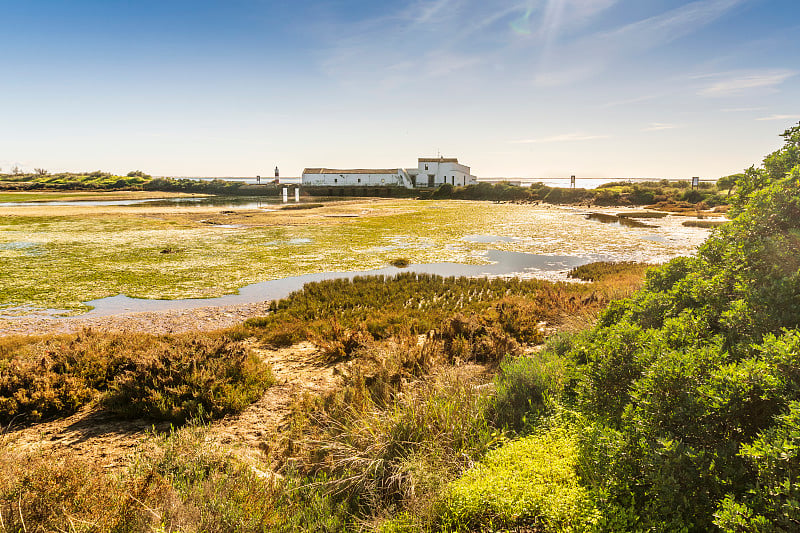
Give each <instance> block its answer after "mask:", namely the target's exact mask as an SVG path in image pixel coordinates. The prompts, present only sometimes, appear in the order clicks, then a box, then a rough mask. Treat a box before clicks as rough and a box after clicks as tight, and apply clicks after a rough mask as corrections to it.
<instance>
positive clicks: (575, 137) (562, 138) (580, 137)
mask: <svg viewBox="0 0 800 533" xmlns="http://www.w3.org/2000/svg"><path fill="white" fill-rule="evenodd" d="M608 138H609V136H608V135H587V134H585V133H562V134H561V135H553V136H552V137H541V138H539V139H521V140H518V141H511V142H512V143H514V144H540V143H560V142H575V141H594V140H597V139H608Z"/></svg>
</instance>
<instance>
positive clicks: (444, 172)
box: [409, 160, 477, 187]
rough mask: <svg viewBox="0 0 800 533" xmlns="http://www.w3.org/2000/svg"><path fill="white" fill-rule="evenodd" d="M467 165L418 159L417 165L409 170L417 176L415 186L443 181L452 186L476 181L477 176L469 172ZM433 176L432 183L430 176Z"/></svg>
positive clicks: (437, 184) (434, 185)
mask: <svg viewBox="0 0 800 533" xmlns="http://www.w3.org/2000/svg"><path fill="white" fill-rule="evenodd" d="M469 170H470V169H469V167H468V166H466V165H462V164H460V163H452V162H449V161H441V162H440V161H424V160H423V161H419V166H418V168H417V169H416V170H414V171H409V172H411V173H412V174H414V173H415V174H416V176H417V187H429V186H433V187H439V186H440V185H442V184H444V183H449V184H451V185H453V186H464V185H469V184H471V183H477V178H475V176H473V175H471V174H470V173H469ZM431 176H433V180H432V181H433V183H431V179H430V177H431Z"/></svg>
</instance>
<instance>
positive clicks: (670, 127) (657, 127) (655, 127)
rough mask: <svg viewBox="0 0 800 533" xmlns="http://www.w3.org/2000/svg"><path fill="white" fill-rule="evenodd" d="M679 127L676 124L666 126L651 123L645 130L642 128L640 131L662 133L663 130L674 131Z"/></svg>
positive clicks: (663, 123)
mask: <svg viewBox="0 0 800 533" xmlns="http://www.w3.org/2000/svg"><path fill="white" fill-rule="evenodd" d="M680 127H681V126H679V125H677V124H668V123H665V122H652V123H651V124H650V125H649V126H647V127H646V128H643V129H642V131H663V130H674V129H675V128H680Z"/></svg>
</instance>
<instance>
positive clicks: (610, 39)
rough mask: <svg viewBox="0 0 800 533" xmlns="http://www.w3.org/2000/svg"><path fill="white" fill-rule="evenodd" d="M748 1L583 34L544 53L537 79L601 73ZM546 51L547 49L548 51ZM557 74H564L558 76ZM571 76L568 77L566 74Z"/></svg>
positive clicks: (684, 9) (691, 8)
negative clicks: (612, 65) (545, 55)
mask: <svg viewBox="0 0 800 533" xmlns="http://www.w3.org/2000/svg"><path fill="white" fill-rule="evenodd" d="M746 1H748V0H700V1H696V2H691V3H689V4H686V5H683V6H681V7H678V8H675V9H672V10H670V11H666V12H663V13H660V14H658V15H654V16H651V17H648V18H644V19H641V20H638V21H636V22H632V23H629V24H625V25H622V26H620V27H617V28H615V29H612V30H608V31H605V32H598V33H594V34H591V35H587V36H585V37H583V38H581V39H578V40H577V41H576V42H574V43H572V44H569V45H564V46H562V47H561V48H559V49H558V50H552V51H548V52H547V53H548V54H550V55H551V56H552V57H550V58H549V59H548V61H547V65H554V66H547V65H545V66H544V68H545V69H546V71H545V72H539V73H538V74H537V76H536V79H537V80H551V79H559V78H560V79H563V80H564V83H569V82H575V81H579V80H580V79H586V78H588V77H589V76H590V75H594V74H597V73H599V72H602V71H603V70H605V69H606V68H608V66H609V65H610V64H612V63H613V62H615V61H618V60H620V59H621V58H625V57H629V56H632V55H636V54H642V53H644V52H646V51H648V50H650V49H653V48H656V47H658V46H663V45H665V44H668V43H670V42H673V41H675V40H678V39H680V38H682V37H684V36H686V35H689V34H691V33H694V32H696V31H698V30H699V29H701V28H703V27H704V26H707V25H709V24H711V23H712V22H714V21H716V20H717V19H719V18H720V17H722V16H723V15H725V14H726V13H728V12H730V11H731V10H732V9H734V8H735V7H737V6H739V5H741V4H743V3H744V2H746ZM548 50H549V48H548ZM559 73H563V74H564V75H561V76H559V75H558V74H559ZM568 73H572V74H573V75H572V76H569V75H567V74H568Z"/></svg>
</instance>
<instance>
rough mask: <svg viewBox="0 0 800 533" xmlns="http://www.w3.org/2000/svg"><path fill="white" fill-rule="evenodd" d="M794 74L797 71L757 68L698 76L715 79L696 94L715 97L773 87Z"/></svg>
mask: <svg viewBox="0 0 800 533" xmlns="http://www.w3.org/2000/svg"><path fill="white" fill-rule="evenodd" d="M796 75H797V71H794V70H759V71H749V72H743V71H739V72H728V73H722V74H709V75H705V76H700V77H710V78H715V79H714V80H713V81H712V82H711V83H710V84H709V85H707V86H706V87H704V88H703V89H701V90H700V91H699V93H698V94H700V95H702V96H714V97H716V96H730V95H737V94H741V93H744V92H747V91H751V90H753V89H773V88H774V87H775V86H777V85H780V84H781V83H783V82H784V81H786V80H787V79H789V78H791V77H793V76H796Z"/></svg>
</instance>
